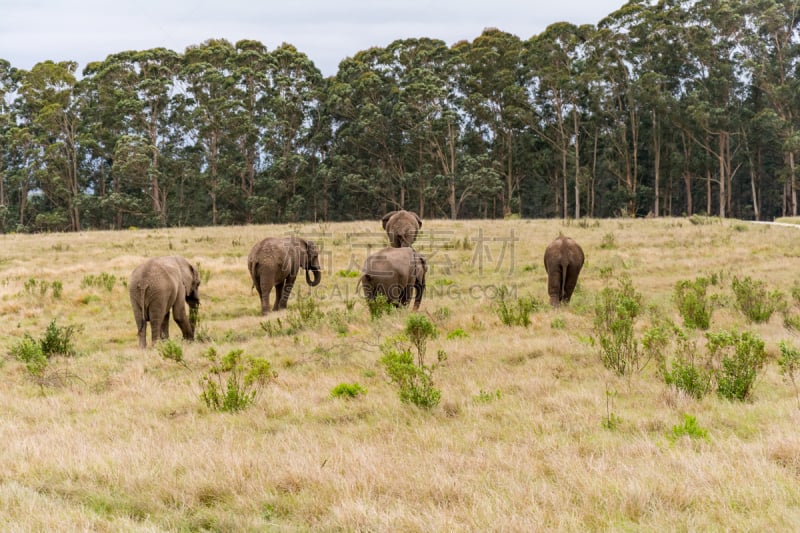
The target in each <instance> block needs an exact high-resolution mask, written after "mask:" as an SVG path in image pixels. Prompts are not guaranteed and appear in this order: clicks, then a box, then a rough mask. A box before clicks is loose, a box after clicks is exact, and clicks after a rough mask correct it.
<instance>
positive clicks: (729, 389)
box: [706, 331, 767, 400]
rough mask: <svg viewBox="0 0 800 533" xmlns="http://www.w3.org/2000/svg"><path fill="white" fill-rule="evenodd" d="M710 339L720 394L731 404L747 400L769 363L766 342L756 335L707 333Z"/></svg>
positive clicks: (709, 345) (710, 354) (745, 333)
mask: <svg viewBox="0 0 800 533" xmlns="http://www.w3.org/2000/svg"><path fill="white" fill-rule="evenodd" d="M706 338H707V339H708V344H707V348H708V351H709V359H710V362H711V366H712V367H713V368H714V369H715V370H714V378H715V380H716V385H717V394H719V395H720V396H722V397H723V398H727V399H729V400H745V399H746V398H747V397H748V396H749V395H750V392H751V390H752V388H753V385H754V383H755V380H756V377H757V376H758V372H759V370H761V369H762V368H763V366H764V363H765V362H766V358H767V354H766V351H765V350H764V341H763V340H761V338H759V336H758V335H756V334H754V333H749V332H744V333H741V334H740V333H738V332H736V331H722V332H719V333H706Z"/></svg>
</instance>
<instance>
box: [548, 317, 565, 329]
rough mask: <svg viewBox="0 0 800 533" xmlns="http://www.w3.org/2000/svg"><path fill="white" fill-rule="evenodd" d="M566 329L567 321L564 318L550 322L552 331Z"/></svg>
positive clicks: (556, 318) (557, 318)
mask: <svg viewBox="0 0 800 533" xmlns="http://www.w3.org/2000/svg"><path fill="white" fill-rule="evenodd" d="M566 327H567V321H566V320H564V317H562V316H557V317H555V318H554V319H553V320H551V321H550V329H565V328H566Z"/></svg>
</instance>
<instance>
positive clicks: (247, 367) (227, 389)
mask: <svg viewBox="0 0 800 533" xmlns="http://www.w3.org/2000/svg"><path fill="white" fill-rule="evenodd" d="M203 356H204V357H205V358H207V359H208V360H210V361H211V368H210V369H209V371H208V373H207V374H206V375H205V376H203V378H202V379H201V380H200V385H201V386H202V388H203V391H202V393H201V394H200V398H201V399H202V400H203V402H205V404H206V406H207V407H208V408H209V409H213V410H215V411H224V412H236V411H241V410H242V409H245V408H246V407H247V406H249V405H250V404H252V403H253V402H254V401H255V399H256V397H257V396H258V394H259V392H260V391H261V390H262V389H263V388H264V387H266V386H267V384H268V383H270V382H271V381H272V380H274V379H275V378H276V377H277V373H276V372H274V371H273V370H272V367H271V365H270V363H269V361H267V360H266V359H263V358H261V357H250V356H246V355H245V354H244V351H243V350H231V351H230V352H228V354H227V355H225V356H223V357H221V358H220V357H219V355H218V354H217V351H216V350H215V349H214V348H213V347H212V348H209V349H208V350H207V351H206V352H205V353H204V354H203Z"/></svg>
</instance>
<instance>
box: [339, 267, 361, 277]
mask: <svg viewBox="0 0 800 533" xmlns="http://www.w3.org/2000/svg"><path fill="white" fill-rule="evenodd" d="M336 275H337V276H339V277H340V278H357V277H359V276H360V275H361V272H359V271H358V270H350V269H347V270H340V271H338V272H337V273H336Z"/></svg>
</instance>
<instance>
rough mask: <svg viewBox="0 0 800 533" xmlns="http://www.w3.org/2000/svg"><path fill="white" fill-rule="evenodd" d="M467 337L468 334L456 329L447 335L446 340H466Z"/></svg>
mask: <svg viewBox="0 0 800 533" xmlns="http://www.w3.org/2000/svg"><path fill="white" fill-rule="evenodd" d="M467 337H469V334H467V332H466V331H464V330H463V329H461V328H456V329H454V330H453V331H451V332H449V333H448V334H447V340H453V339H466V338H467Z"/></svg>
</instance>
